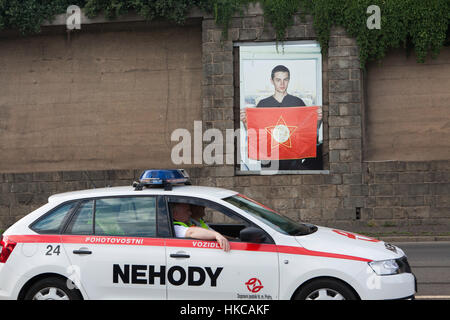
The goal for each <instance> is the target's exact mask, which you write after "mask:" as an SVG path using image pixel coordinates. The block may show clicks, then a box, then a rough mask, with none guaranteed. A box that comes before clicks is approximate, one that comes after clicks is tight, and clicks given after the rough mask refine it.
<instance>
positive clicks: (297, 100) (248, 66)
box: [238, 41, 323, 173]
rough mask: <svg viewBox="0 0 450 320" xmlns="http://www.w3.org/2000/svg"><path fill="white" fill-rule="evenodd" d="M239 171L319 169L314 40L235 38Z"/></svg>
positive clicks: (318, 74) (318, 62)
mask: <svg viewBox="0 0 450 320" xmlns="http://www.w3.org/2000/svg"><path fill="white" fill-rule="evenodd" d="M239 60H240V61H239V63H240V66H239V74H240V130H241V141H240V150H239V152H240V163H239V167H238V170H239V171H241V172H256V173H258V172H263V171H267V172H269V171H270V172H274V173H277V172H280V173H283V172H286V171H288V172H292V171H298V170H322V169H323V164H322V141H323V138H322V137H323V127H322V55H321V53H320V46H319V44H318V43H316V42H314V41H302V42H285V43H283V44H278V45H277V44H275V43H261V44H255V43H251V44H239Z"/></svg>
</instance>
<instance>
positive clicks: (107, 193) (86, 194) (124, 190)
mask: <svg viewBox="0 0 450 320" xmlns="http://www.w3.org/2000/svg"><path fill="white" fill-rule="evenodd" d="M235 194H237V192H236V191H232V190H227V189H222V188H215V187H203V186H184V185H183V186H173V187H172V190H170V191H166V190H164V188H155V187H153V188H144V189H143V190H140V191H136V190H135V189H134V188H133V187H132V186H124V187H110V188H98V189H86V190H79V191H72V192H65V193H59V194H55V195H52V196H50V197H49V198H48V202H65V201H69V200H75V199H84V198H98V197H117V196H140V195H177V196H190V197H199V198H214V199H223V198H226V197H231V196H233V195H235Z"/></svg>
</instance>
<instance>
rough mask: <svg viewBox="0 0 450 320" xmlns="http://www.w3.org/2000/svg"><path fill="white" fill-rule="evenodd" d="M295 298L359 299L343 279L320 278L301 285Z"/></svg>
mask: <svg viewBox="0 0 450 320" xmlns="http://www.w3.org/2000/svg"><path fill="white" fill-rule="evenodd" d="M294 299H295V300H358V297H357V296H356V294H355V293H354V292H353V291H352V289H351V288H350V287H349V286H348V285H346V284H344V283H343V282H341V281H337V280H333V279H318V280H313V281H312V282H310V283H308V284H306V285H305V286H303V287H301V288H300V290H299V291H298V292H297V293H296V294H295V296H294Z"/></svg>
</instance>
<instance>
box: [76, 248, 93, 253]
mask: <svg viewBox="0 0 450 320" xmlns="http://www.w3.org/2000/svg"><path fill="white" fill-rule="evenodd" d="M73 254H92V251H90V250H86V249H79V250H73Z"/></svg>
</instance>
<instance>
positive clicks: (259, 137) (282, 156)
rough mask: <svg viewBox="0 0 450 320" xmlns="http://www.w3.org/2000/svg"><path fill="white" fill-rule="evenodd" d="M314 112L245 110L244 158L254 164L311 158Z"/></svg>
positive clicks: (300, 109)
mask: <svg viewBox="0 0 450 320" xmlns="http://www.w3.org/2000/svg"><path fill="white" fill-rule="evenodd" d="M317 108H318V107H316V106H313V107H289V108H247V128H248V157H249V158H250V159H254V160H287V159H304V158H315V157H316V143H317Z"/></svg>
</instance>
